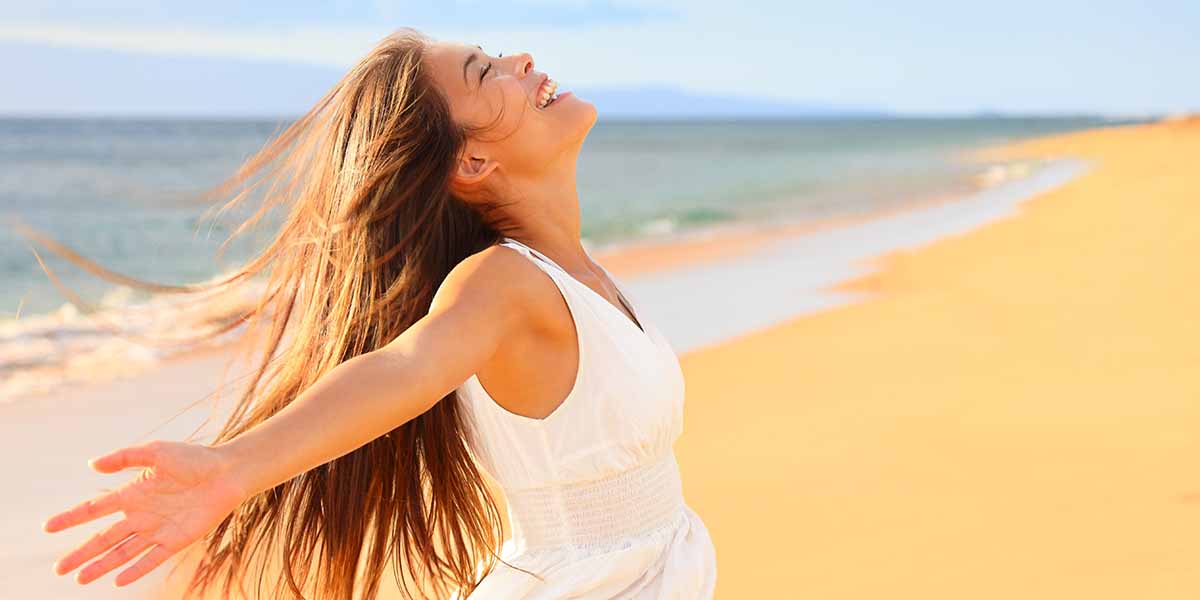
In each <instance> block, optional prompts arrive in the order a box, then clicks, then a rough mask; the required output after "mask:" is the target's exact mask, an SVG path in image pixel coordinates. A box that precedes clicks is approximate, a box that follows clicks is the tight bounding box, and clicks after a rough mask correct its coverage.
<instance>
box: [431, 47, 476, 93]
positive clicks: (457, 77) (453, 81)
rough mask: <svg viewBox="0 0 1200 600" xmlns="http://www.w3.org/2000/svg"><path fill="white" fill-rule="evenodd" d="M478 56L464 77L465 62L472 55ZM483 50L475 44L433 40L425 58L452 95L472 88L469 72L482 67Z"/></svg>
mask: <svg viewBox="0 0 1200 600" xmlns="http://www.w3.org/2000/svg"><path fill="white" fill-rule="evenodd" d="M472 55H477V58H476V59H475V60H473V61H471V64H470V66H468V67H467V73H468V77H467V78H466V81H464V78H463V64H464V63H465V62H466V60H467V59H468V58H469V57H470V56H472ZM481 58H483V52H482V51H481V50H480V49H479V48H478V47H477V46H474V45H471V44H463V43H460V42H443V41H434V42H431V43H430V44H429V46H428V48H427V49H426V54H425V60H426V63H427V65H428V67H429V69H430V71H431V72H432V73H433V76H434V78H435V79H437V82H438V84H439V85H440V86H441V87H442V89H444V90H446V91H447V92H449V93H450V95H451V96H458V95H459V94H460V93H465V92H467V91H469V90H471V89H472V88H470V87H468V85H467V82H469V81H470V77H469V74H470V73H473V72H475V71H476V69H479V68H480V65H481V64H482V63H481V61H480V59H481Z"/></svg>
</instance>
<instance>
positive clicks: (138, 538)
mask: <svg viewBox="0 0 1200 600" xmlns="http://www.w3.org/2000/svg"><path fill="white" fill-rule="evenodd" d="M152 545H153V542H151V541H150V538H148V537H146V536H144V535H139V534H135V535H134V536H133V537H130V538H128V539H126V540H125V541H124V542H121V544H120V545H119V546H117V547H116V548H113V549H112V550H110V551H109V552H108V554H105V555H104V557H103V558H101V559H100V560H97V561H96V562H93V563H92V564H90V565H88V566H86V567H84V568H83V570H82V571H80V572H79V574H78V575H76V576H75V581H78V582H79V583H81V584H86V583H91V582H93V581H95V580H96V579H97V578H99V577H101V576H103V575H104V574H105V573H107V572H109V571H111V570H113V569H115V568H117V567H119V566H121V565H123V564H125V563H126V562H128V561H129V560H130V559H131V558H133V557H135V556H137V555H139V554H141V553H142V551H144V550H145V549H146V548H149V547H150V546H152Z"/></svg>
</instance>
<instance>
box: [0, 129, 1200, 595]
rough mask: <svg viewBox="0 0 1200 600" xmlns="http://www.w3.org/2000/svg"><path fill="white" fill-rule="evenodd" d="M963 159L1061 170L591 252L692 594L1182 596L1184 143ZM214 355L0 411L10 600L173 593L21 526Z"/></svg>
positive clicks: (67, 497) (1021, 148)
mask: <svg viewBox="0 0 1200 600" xmlns="http://www.w3.org/2000/svg"><path fill="white" fill-rule="evenodd" d="M989 156H991V158H993V159H998V160H1013V161H1040V160H1045V159H1069V160H1070V162H1059V163H1057V165H1056V166H1054V167H1051V168H1047V169H1045V170H1043V171H1041V172H1040V174H1038V175H1034V176H1031V177H1029V178H1027V179H1026V180H1023V181H1018V182H1013V183H1012V184H1011V185H1008V186H1000V187H999V188H997V189H995V190H990V191H988V190H985V191H982V192H981V193H979V194H976V195H975V196H973V197H971V198H966V199H954V200H948V199H944V198H939V199H933V200H931V201H928V202H925V203H923V204H921V205H913V206H910V207H908V208H907V209H906V210H905V211H892V212H891V213H887V214H874V215H871V216H870V217H863V218H856V219H845V220H841V221H839V222H826V223H820V224H812V223H808V224H800V223H798V224H789V225H786V226H782V225H781V226H780V227H778V228H775V229H773V230H769V231H766V230H750V231H744V232H740V233H728V232H727V233H726V234H725V235H723V236H721V237H719V238H704V237H696V238H695V239H691V240H680V241H677V242H674V243H672V244H670V245H666V244H659V245H647V246H640V247H629V248H625V249H622V250H619V251H616V252H611V253H605V254H600V255H598V256H597V258H598V259H599V260H601V261H602V262H603V263H604V265H605V266H606V267H607V268H609V269H610V270H611V271H613V273H614V274H615V275H617V276H619V277H621V278H622V280H623V281H624V282H625V283H626V284H627V285H628V288H629V290H630V292H631V293H630V296H631V298H632V299H633V300H634V301H635V302H637V303H638V304H639V305H640V306H642V307H643V309H644V311H645V314H647V315H649V318H650V319H652V320H653V321H654V322H655V323H656V324H658V325H659V326H660V328H661V329H663V331H664V332H665V333H666V334H667V337H668V339H669V340H670V341H671V343H672V345H673V346H674V347H675V349H676V350H677V351H678V352H679V353H680V355H681V362H682V363H683V367H684V372H685V376H686V380H687V412H686V421H685V433H684V436H683V437H682V438H681V440H680V442H679V444H678V446H677V454H678V457H679V460H680V464H681V467H682V469H683V476H684V486H685V495H686V497H687V500H688V503H689V504H690V505H691V506H692V507H693V508H694V509H695V510H696V511H697V513H699V514H700V516H701V517H702V518H703V519H704V520H705V522H706V524H707V525H708V527H709V530H710V532H711V533H712V535H713V539H714V541H715V543H716V547H717V553H718V560H719V567H720V573H719V577H718V597H720V598H742V597H759V596H769V597H788V598H790V597H796V598H878V597H893V598H894V597H900V598H908V597H913V598H918V597H920V598H930V597H932V598H941V597H945V598H952V597H953V598H962V597H972V598H976V597H982V598H992V597H995V598H1001V597H1003V598H1012V597H1027V598H1062V597H1067V598H1073V597H1089V598H1130V597H1153V598H1194V597H1196V595H1197V594H1200V568H1198V567H1197V566H1196V565H1197V564H1200V561H1198V559H1200V541H1197V540H1200V469H1198V468H1197V467H1200V437H1198V436H1197V435H1196V432H1197V431H1200V404H1198V403H1196V402H1195V400H1196V399H1197V398H1198V396H1200V391H1198V390H1200V348H1198V347H1197V345H1196V344H1195V343H1194V342H1195V340H1196V339H1197V338H1198V337H1200V324H1198V323H1197V321H1196V319H1195V318H1194V315H1193V314H1192V313H1194V312H1195V310H1194V309H1195V307H1196V306H1197V302H1196V301H1197V300H1198V299H1200V298H1198V296H1200V294H1198V293H1197V291H1196V284H1195V282H1196V281H1197V280H1200V266H1197V261H1196V260H1195V257H1196V256H1197V255H1198V250H1200V248H1197V246H1200V225H1198V224H1197V221H1196V220H1195V219H1194V218H1188V217H1194V215H1193V214H1192V213H1194V212H1195V210H1196V207H1195V198H1196V195H1197V193H1198V192H1200V177H1198V176H1197V175H1196V172H1197V169H1196V159H1195V157H1196V156H1200V122H1197V121H1194V120H1193V121H1178V122H1170V123H1161V124H1154V125H1146V126H1133V127H1120V128H1111V129H1099V130H1092V131H1087V132H1082V133H1076V134H1070V135H1064V136H1056V137H1051V138H1043V139H1039V140H1036V141H1033V142H1027V143H1021V144H1016V145H1011V146H1008V147H1005V148H999V149H995V150H994V151H993V154H991V155H989ZM1078 161H1082V162H1078ZM1084 164H1086V168H1084V166H1083V165H1084ZM963 234H965V235H963ZM781 274H783V275H785V276H781ZM680 298H687V299H688V302H687V303H684V304H683V305H681V303H680V301H679V300H680ZM713 315H721V316H722V318H721V319H714V318H713ZM222 356H223V354H222V353H221V352H217V351H212V352H207V351H206V352H198V353H194V354H192V355H189V356H187V357H183V358H180V359H179V360H173V361H170V362H169V363H168V364H167V365H165V366H163V367H162V368H161V369H157V370H155V371H154V372H152V373H148V374H145V375H139V376H138V377H136V378H133V379H127V380H119V381H114V382H106V383H104V384H101V385H94V386H72V387H69V388H65V389H63V390H61V391H56V392H55V393H54V394H52V395H50V396H48V397H39V398H36V399H35V398H30V399H27V400H21V399H18V400H17V401H14V402H9V403H6V404H0V434H3V435H4V436H6V439H7V440H8V441H7V442H6V444H7V445H8V447H9V448H23V449H29V450H28V451H26V450H23V451H22V453H21V454H22V455H23V456H29V455H36V456H38V457H39V461H38V462H37V463H36V464H31V463H30V462H29V461H27V460H24V459H20V460H19V457H17V456H15V455H14V456H10V457H7V458H4V459H3V460H4V464H3V466H4V467H5V468H6V469H8V471H9V473H10V477H11V478H12V479H13V480H14V481H21V482H28V484H22V485H21V486H18V490H17V492H16V494H15V497H14V498H12V499H11V502H12V510H8V511H6V513H7V514H6V515H5V517H4V523H3V525H4V531H5V532H6V533H8V532H11V533H13V534H14V535H13V536H12V537H8V536H7V535H6V538H8V539H11V540H18V539H20V540H22V542H21V543H20V544H19V545H18V543H16V542H8V543H5V544H4V545H3V547H0V566H2V567H0V568H2V569H3V573H4V576H5V578H6V579H7V580H8V581H10V582H11V585H12V586H13V587H12V588H11V589H15V590H20V591H22V592H21V593H23V594H31V593H35V592H36V593H47V594H50V595H51V596H52V597H61V598H70V597H114V598H117V597H120V598H133V597H173V596H171V595H170V594H163V593H161V592H157V589H156V588H157V586H159V585H161V576H162V575H165V570H166V569H165V568H163V569H160V570H159V572H158V576H159V577H158V578H153V577H152V578H147V579H146V580H145V581H142V582H138V584H135V585H133V586H131V587H130V588H128V589H121V590H116V589H113V588H112V587H111V578H112V575H108V576H106V578H105V579H103V580H101V581H100V582H97V583H95V584H92V585H90V586H87V587H81V586H78V585H77V584H75V583H74V582H73V581H72V580H70V579H69V578H56V577H55V576H54V575H53V574H52V573H51V562H52V560H53V557H54V556H56V555H58V554H60V553H62V552H64V551H65V550H67V549H69V548H70V547H72V546H73V545H74V544H75V543H77V541H81V540H83V539H85V538H86V536H87V535H90V533H91V532H92V531H94V530H96V529H99V527H100V525H99V524H96V525H94V526H86V527H81V528H78V530H77V531H69V532H64V533H62V534H56V535H55V536H50V535H48V534H44V533H41V532H40V530H39V524H40V518H44V517H45V516H48V515H49V514H50V513H51V512H53V511H56V510H59V509H60V508H63V507H65V506H66V505H67V504H68V503H71V502H74V501H77V500H78V499H81V498H83V497H86V496H88V495H91V494H94V493H95V491H97V490H98V489H99V488H100V487H102V486H105V485H112V484H113V483H114V481H116V480H115V478H114V477H112V476H101V475H99V474H96V473H93V472H90V471H88V470H87V468H86V464H85V461H86V459H87V458H88V457H90V456H93V455H95V454H98V453H100V452H103V451H105V450H108V449H111V448H113V447H116V446H120V445H127V444H130V443H135V442H136V441H139V439H141V438H142V436H143V435H144V434H145V433H146V432H148V431H149V430H150V429H151V428H153V427H154V426H155V425H156V424H157V423H159V422H161V421H163V420H165V419H167V418H168V417H170V416H171V415H172V414H174V413H175V412H177V411H178V410H180V409H182V408H183V407H184V406H185V405H186V404H188V403H190V402H193V401H196V400H200V398H201V396H203V395H204V394H207V393H209V392H211V391H212V389H213V387H214V386H215V385H216V383H217V382H218V381H219V380H220V373H221V370H220V369H221V366H223V361H222V360H221V358H222ZM235 374H236V372H231V373H230V377H232V376H233V375H235ZM1189 400H1190V401H1191V402H1189ZM206 414H207V411H206V410H204V409H198V410H193V411H191V413H189V414H188V415H187V417H186V418H184V419H180V420H178V421H176V422H174V423H172V425H171V426H170V427H168V428H165V429H162V430H158V431H157V432H155V433H154V434H153V435H152V436H151V437H161V438H168V439H179V438H182V437H183V436H185V435H186V434H187V433H189V432H190V431H191V429H192V428H193V427H195V426H196V424H197V423H198V421H199V420H200V419H202V418H203V417H204V416H205V415H206ZM49 423H53V424H54V426H53V429H51V427H50V426H49ZM103 522H104V523H107V522H108V520H103ZM25 540H28V542H27V543H26V541H25Z"/></svg>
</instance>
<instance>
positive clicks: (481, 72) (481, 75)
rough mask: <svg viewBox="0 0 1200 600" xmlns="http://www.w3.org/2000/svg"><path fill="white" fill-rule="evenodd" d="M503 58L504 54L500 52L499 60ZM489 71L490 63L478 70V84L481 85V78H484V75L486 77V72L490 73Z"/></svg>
mask: <svg viewBox="0 0 1200 600" xmlns="http://www.w3.org/2000/svg"><path fill="white" fill-rule="evenodd" d="M503 57H504V53H503V52H501V53H500V58H503ZM491 70H492V63H490V62H489V63H488V64H487V66H486V67H484V68H482V69H480V70H479V82H480V83H483V76H484V75H487V72H488V71H491Z"/></svg>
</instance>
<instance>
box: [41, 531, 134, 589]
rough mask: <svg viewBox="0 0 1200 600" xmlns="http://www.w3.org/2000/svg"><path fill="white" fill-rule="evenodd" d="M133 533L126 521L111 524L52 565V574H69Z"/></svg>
mask: <svg viewBox="0 0 1200 600" xmlns="http://www.w3.org/2000/svg"><path fill="white" fill-rule="evenodd" d="M131 533H133V527H131V526H130V525H129V520H128V519H122V520H120V521H118V522H116V523H113V524H112V525H111V526H110V527H108V528H107V529H105V530H103V531H101V532H99V533H97V534H96V535H93V536H92V537H91V538H90V539H88V541H86V542H84V543H82V544H80V545H79V546H78V547H76V548H75V549H74V550H72V551H71V552H70V553H69V554H67V555H66V556H64V557H62V558H60V559H58V562H56V563H54V572H55V573H56V574H58V575H64V574H66V573H70V572H71V571H72V570H74V569H75V567H78V566H79V565H82V564H83V563H85V562H87V561H89V560H91V559H93V558H95V557H96V556H97V555H99V554H100V553H101V552H104V551H105V550H108V549H109V548H111V547H113V546H115V545H116V544H117V543H118V542H120V541H121V540H124V539H125V538H126V537H128V536H129V534H131Z"/></svg>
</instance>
